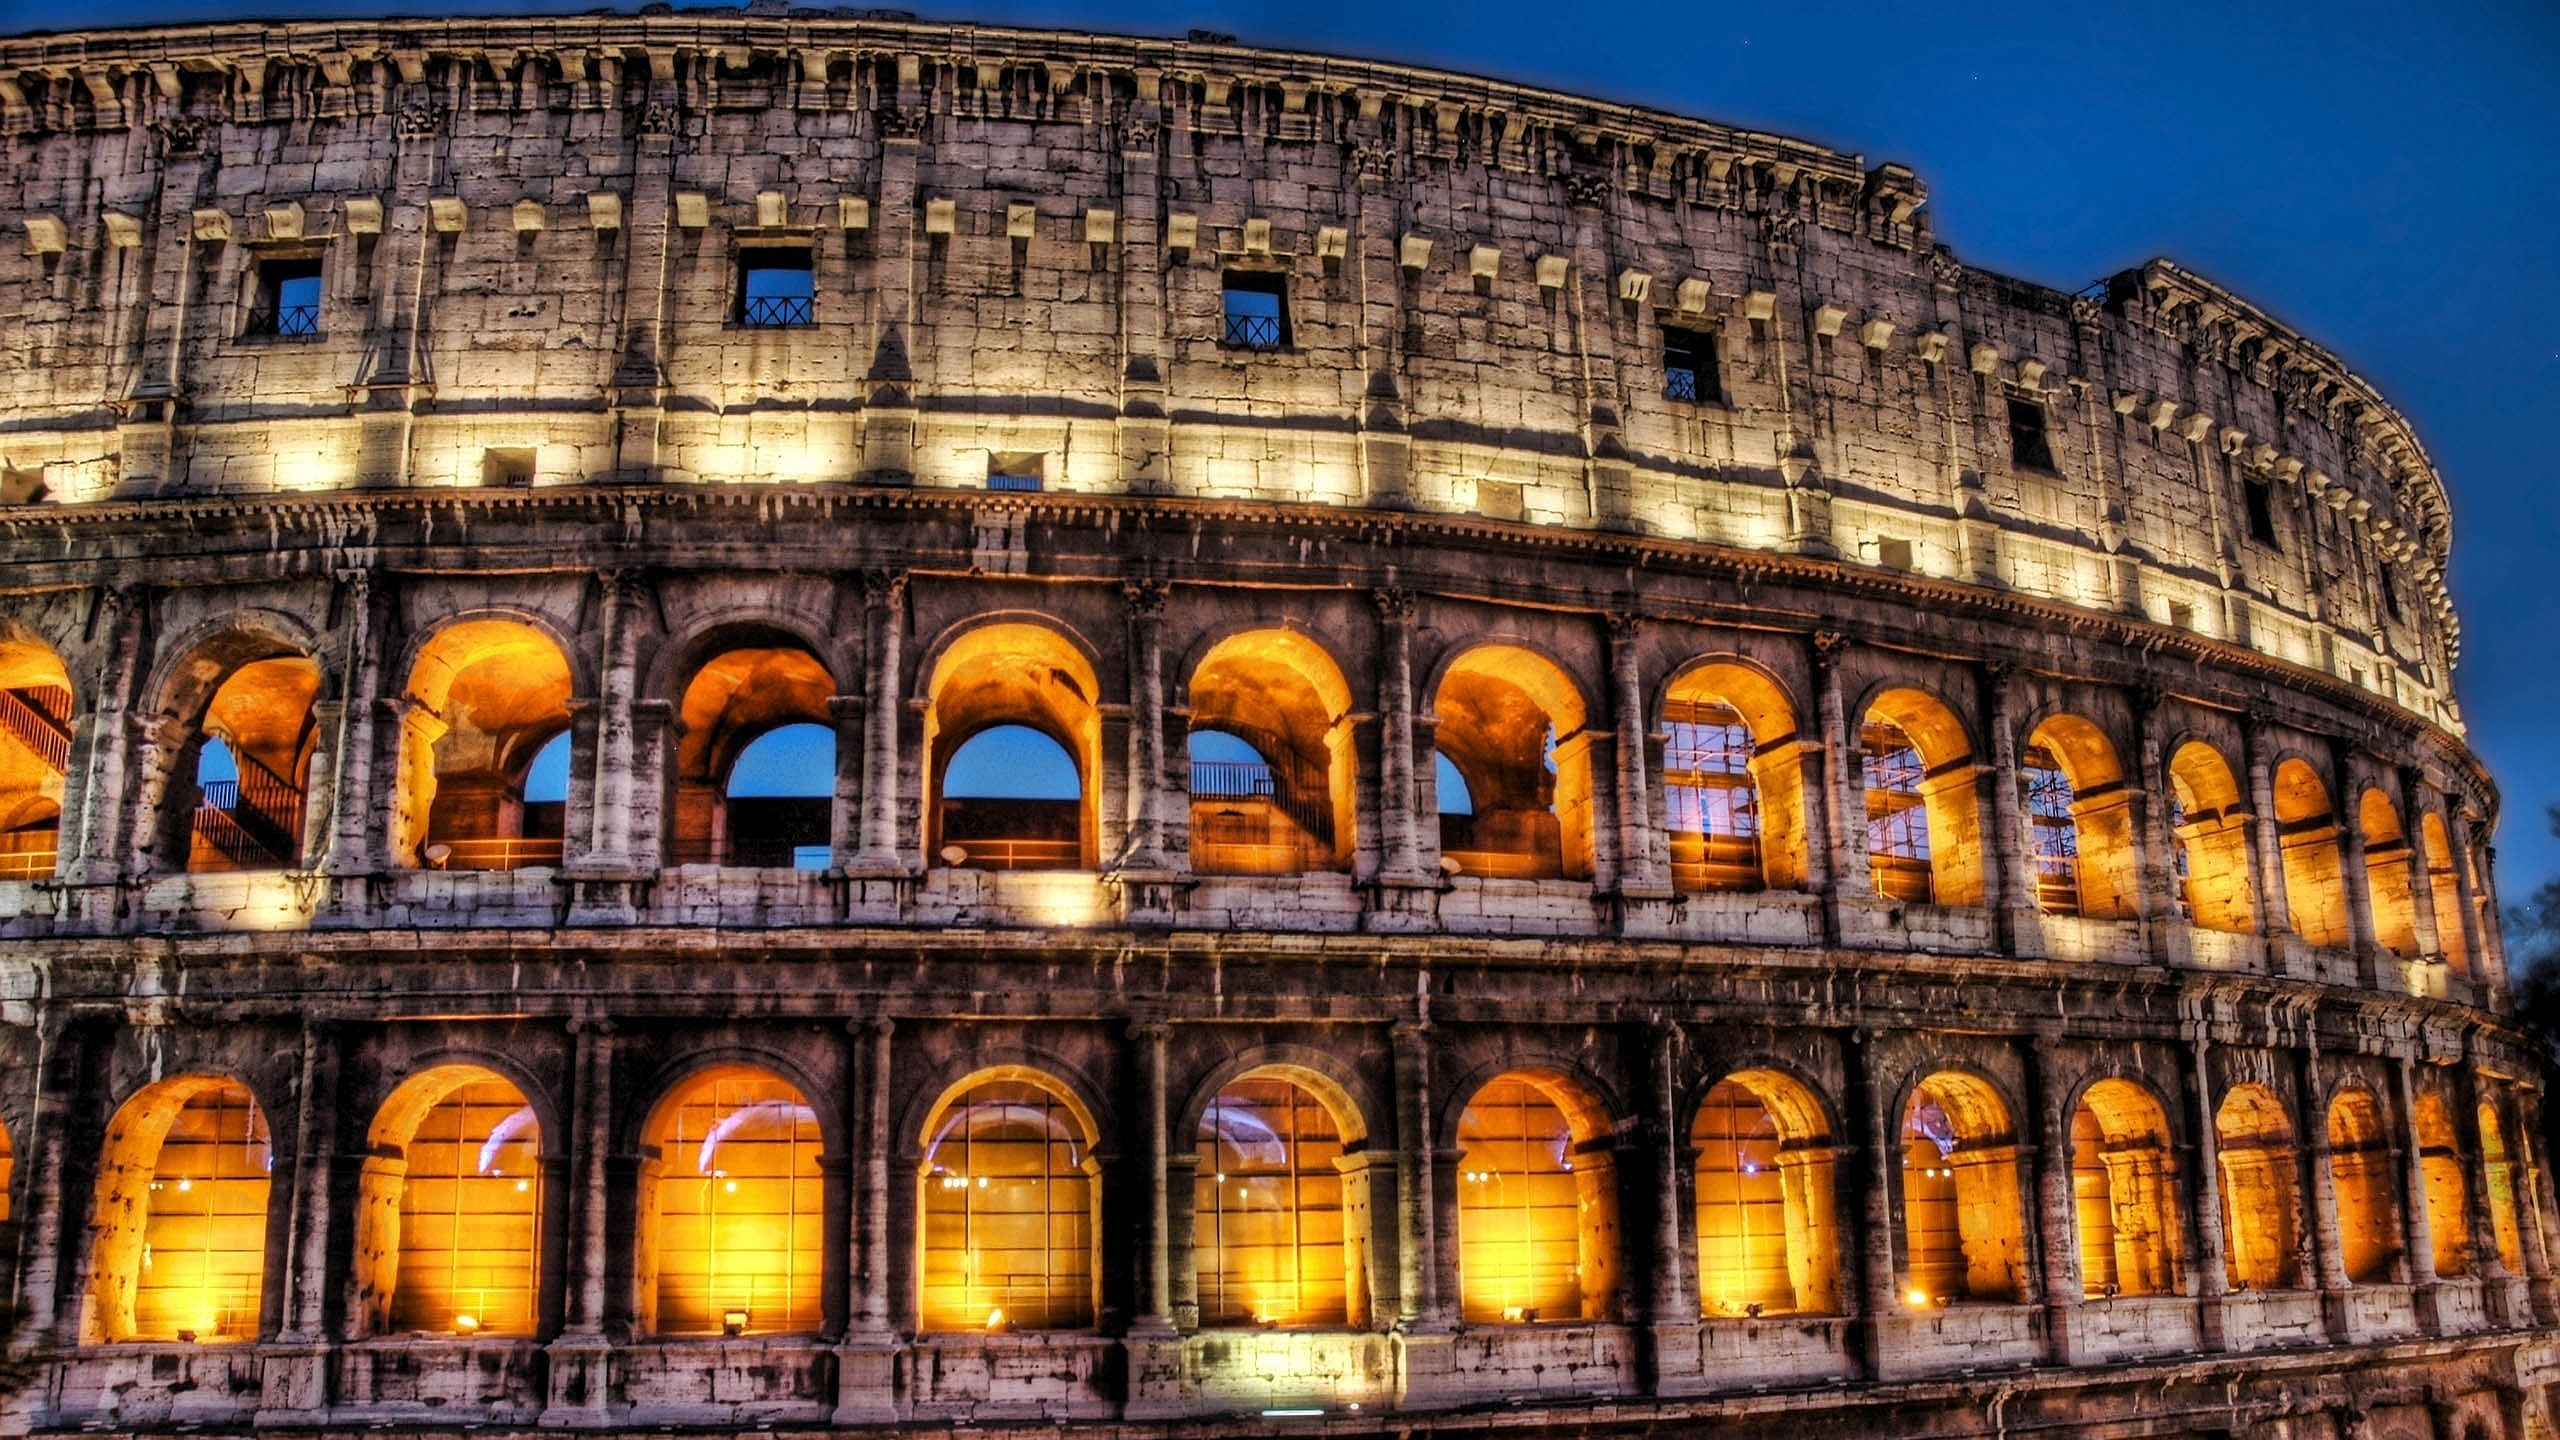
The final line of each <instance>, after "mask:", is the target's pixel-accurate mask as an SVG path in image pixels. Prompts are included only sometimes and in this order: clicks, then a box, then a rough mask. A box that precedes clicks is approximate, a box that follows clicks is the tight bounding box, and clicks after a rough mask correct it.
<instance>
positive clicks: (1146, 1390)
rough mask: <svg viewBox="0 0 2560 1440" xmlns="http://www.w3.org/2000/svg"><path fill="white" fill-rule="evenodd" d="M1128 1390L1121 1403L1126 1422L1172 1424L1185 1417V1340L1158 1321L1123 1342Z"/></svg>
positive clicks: (1121, 1350) (1122, 1352)
mask: <svg viewBox="0 0 2560 1440" xmlns="http://www.w3.org/2000/svg"><path fill="white" fill-rule="evenodd" d="M1120 1352H1121V1355H1122V1357H1123V1360H1124V1363H1125V1364H1126V1365H1127V1367H1128V1368H1127V1373H1128V1377H1129V1388H1128V1391H1127V1393H1126V1395H1125V1397H1124V1398H1123V1399H1122V1400H1121V1402H1120V1418H1121V1419H1123V1420H1170V1419H1173V1418H1175V1417H1177V1416H1180V1415H1182V1414H1183V1413H1184V1406H1183V1403H1182V1337H1181V1336H1179V1335H1177V1334H1175V1333H1174V1329H1173V1327H1172V1326H1171V1325H1167V1324H1165V1323H1164V1322H1163V1321H1161V1320H1159V1321H1157V1322H1156V1323H1155V1324H1154V1325H1151V1326H1149V1327H1147V1329H1146V1330H1144V1331H1143V1332H1141V1331H1138V1330H1135V1329H1133V1330H1131V1331H1130V1333H1129V1335H1128V1337H1127V1338H1126V1339H1124V1340H1122V1341H1121V1342H1120Z"/></svg>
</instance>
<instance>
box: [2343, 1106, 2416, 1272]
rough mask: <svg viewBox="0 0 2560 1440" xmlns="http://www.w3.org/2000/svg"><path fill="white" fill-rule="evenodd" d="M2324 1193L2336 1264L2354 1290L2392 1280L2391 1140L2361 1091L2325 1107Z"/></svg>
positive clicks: (2397, 1249) (2396, 1248)
mask: <svg viewBox="0 0 2560 1440" xmlns="http://www.w3.org/2000/svg"><path fill="white" fill-rule="evenodd" d="M2329 1190H2330V1194H2331V1196H2332V1197H2333V1198H2334V1200H2335V1202H2336V1204H2337V1209H2338V1260H2339V1263H2340V1264H2342V1265H2344V1266H2345V1267H2346V1272H2347V1278H2348V1279H2349V1280H2351V1281H2353V1282H2355V1283H2356V1284H2358V1285H2378V1284H2382V1283H2384V1282H2386V1281H2388V1280H2390V1279H2391V1278H2392V1265H2393V1262H2394V1261H2396V1260H2398V1259H2399V1258H2400V1254H2401V1250H2402V1248H2403V1247H2402V1244H2401V1232H2400V1216H2399V1207H2398V1206H2397V1205H2396V1204H2394V1203H2393V1196H2392V1184H2391V1140H2390V1135H2389V1133H2388V1132H2387V1131H2386V1130H2385V1129H2384V1126H2383V1121H2382V1107H2381V1106H2380V1105H2378V1104H2376V1103H2375V1101H2374V1098H2373V1096H2372V1095H2371V1094H2370V1093H2369V1092H2367V1091H2363V1090H2352V1089H2351V1090H2341V1091H2339V1092H2338V1096H2337V1098H2336V1099H2334V1100H2332V1101H2330V1102H2329Z"/></svg>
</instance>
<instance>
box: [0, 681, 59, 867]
mask: <svg viewBox="0 0 2560 1440" xmlns="http://www.w3.org/2000/svg"><path fill="white" fill-rule="evenodd" d="M72 715H73V701H72V693H71V676H70V672H68V671H67V670H65V669H64V668H63V665H62V659H61V657H60V656H57V655H55V654H54V653H53V651H52V650H50V649H48V648H46V647H45V646H43V645H40V644H36V643H33V642H31V641H25V640H0V879H7V880H43V879H49V878H51V876H52V875H53V869H54V862H55V859H56V855H57V852H58V850H59V847H60V838H61V834H62V778H63V775H64V773H65V772H66V771H68V770H69V769H70V768H71V732H72Z"/></svg>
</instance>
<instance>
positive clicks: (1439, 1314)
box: [1389, 1020, 1450, 1330]
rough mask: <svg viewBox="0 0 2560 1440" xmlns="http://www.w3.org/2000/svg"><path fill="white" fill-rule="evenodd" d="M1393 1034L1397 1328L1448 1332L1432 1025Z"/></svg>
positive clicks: (1417, 1024)
mask: <svg viewBox="0 0 2560 1440" xmlns="http://www.w3.org/2000/svg"><path fill="white" fill-rule="evenodd" d="M1389 1033H1390V1039H1391V1041H1392V1048H1393V1051H1394V1055H1395V1087H1396V1273H1397V1285H1396V1289H1397V1295H1396V1325H1397V1327H1398V1328H1399V1329H1405V1330H1425V1329H1446V1328H1448V1324H1449V1321H1450V1316H1449V1315H1448V1314H1447V1312H1446V1311H1445V1309H1444V1308H1443V1305H1442V1300H1441V1295H1440V1273H1439V1269H1438V1267H1437V1265H1436V1264H1435V1263H1434V1260H1435V1257H1436V1256H1437V1254H1438V1252H1439V1236H1438V1233H1437V1232H1438V1228H1439V1223H1438V1222H1439V1207H1438V1206H1437V1204H1435V1203H1434V1200H1433V1196H1432V1180H1433V1176H1432V1173H1431V1172H1432V1163H1431V1162H1432V1154H1433V1145H1432V1136H1431V1101H1432V1095H1431V1027H1430V1024H1429V1022H1427V1021H1420V1020H1399V1021H1397V1022H1396V1024H1395V1027H1394V1028H1393V1030H1392V1031H1390V1032H1389Z"/></svg>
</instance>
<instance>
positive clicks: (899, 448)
mask: <svg viewBox="0 0 2560 1440" xmlns="http://www.w3.org/2000/svg"><path fill="white" fill-rule="evenodd" d="M897 68H898V90H897V95H896V98H895V99H894V100H892V99H891V97H890V96H888V95H886V94H884V95H882V96H881V97H880V99H881V104H880V105H879V107H878V108H877V109H875V110H873V111H872V112H871V121H872V128H873V130H874V131H875V132H876V133H877V134H878V136H879V139H880V166H879V191H878V198H877V200H876V202H875V204H874V207H873V208H874V210H875V211H876V213H877V218H878V224H877V225H876V226H875V227H874V228H873V231H872V235H873V242H872V243H873V244H874V245H875V246H876V247H877V249H876V250H875V252H874V254H873V257H872V261H871V305H872V314H873V316H874V317H875V325H876V328H875V330H874V332H873V336H874V338H873V341H872V351H871V363H870V366H869V368H868V370H867V371H866V373H865V375H864V379H865V381H866V382H867V383H866V384H865V387H864V392H863V393H864V404H863V407H862V468H861V478H862V479H864V480H867V481H869V482H871V483H873V484H881V485H908V484H913V483H914V482H915V435H916V393H915V367H914V365H913V363H912V362H911V361H910V359H909V357H908V353H907V346H908V342H909V340H910V339H911V338H912V332H913V330H914V326H915V291H916V255H915V247H916V229H917V224H916V186H917V180H916V171H917V168H918V161H919V159H920V158H921V157H920V155H919V153H918V152H919V150H920V148H921V144H922V141H923V139H924V133H925V130H926V129H927V128H928V127H930V126H931V125H932V124H933V113H932V110H931V107H930V103H929V97H927V96H926V95H925V94H924V93H923V90H922V88H921V86H920V84H919V82H920V81H921V80H922V79H923V70H924V61H923V57H922V56H919V55H915V54H902V55H900V56H898V57H897Z"/></svg>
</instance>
